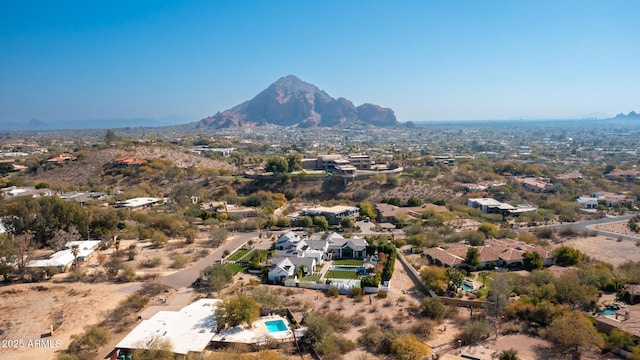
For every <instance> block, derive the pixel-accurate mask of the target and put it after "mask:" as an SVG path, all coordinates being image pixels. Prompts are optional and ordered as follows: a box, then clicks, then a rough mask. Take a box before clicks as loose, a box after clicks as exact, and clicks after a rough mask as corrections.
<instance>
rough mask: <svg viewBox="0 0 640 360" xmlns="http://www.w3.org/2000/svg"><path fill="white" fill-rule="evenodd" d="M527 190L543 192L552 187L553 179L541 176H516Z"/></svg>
mask: <svg viewBox="0 0 640 360" xmlns="http://www.w3.org/2000/svg"><path fill="white" fill-rule="evenodd" d="M516 181H517V182H519V183H520V184H521V185H522V187H523V188H524V189H525V190H529V191H533V192H535V193H541V192H544V191H546V190H547V189H548V188H550V187H551V181H550V179H548V178H541V177H526V178H516Z"/></svg>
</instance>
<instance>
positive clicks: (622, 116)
mask: <svg viewBox="0 0 640 360" xmlns="http://www.w3.org/2000/svg"><path fill="white" fill-rule="evenodd" d="M613 119H615V120H640V114H636V112H635V111H632V112H630V113H628V114H627V115H625V114H622V113H620V114H618V115H616V116H615V117H614V118H613Z"/></svg>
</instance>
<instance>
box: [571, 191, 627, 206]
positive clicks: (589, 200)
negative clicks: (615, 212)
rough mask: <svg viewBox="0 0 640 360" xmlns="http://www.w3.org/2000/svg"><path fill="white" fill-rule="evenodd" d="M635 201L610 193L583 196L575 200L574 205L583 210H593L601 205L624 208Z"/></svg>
mask: <svg viewBox="0 0 640 360" xmlns="http://www.w3.org/2000/svg"><path fill="white" fill-rule="evenodd" d="M635 202H636V199H635V198H634V197H630V196H626V195H619V194H614V193H610V192H596V193H593V194H591V195H583V196H580V197H578V199H576V203H577V204H578V206H580V207H581V208H583V209H595V208H596V207H598V204H603V205H605V206H606V207H608V208H612V207H615V206H625V205H627V204H634V203H635Z"/></svg>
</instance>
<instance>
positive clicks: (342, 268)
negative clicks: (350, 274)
mask: <svg viewBox="0 0 640 360" xmlns="http://www.w3.org/2000/svg"><path fill="white" fill-rule="evenodd" d="M329 270H338V271H357V272H362V271H364V267H362V266H338V265H331V267H329Z"/></svg>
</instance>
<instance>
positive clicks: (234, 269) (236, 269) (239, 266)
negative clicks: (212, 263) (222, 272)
mask: <svg viewBox="0 0 640 360" xmlns="http://www.w3.org/2000/svg"><path fill="white" fill-rule="evenodd" d="M224 266H226V267H228V268H229V269H231V271H232V272H233V274H234V275H235V274H237V273H239V272H241V271H245V270H247V269H248V267H247V266H245V265H242V264H225V265H224Z"/></svg>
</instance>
